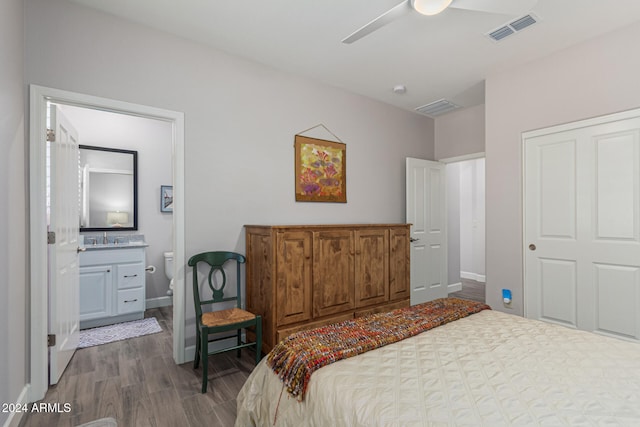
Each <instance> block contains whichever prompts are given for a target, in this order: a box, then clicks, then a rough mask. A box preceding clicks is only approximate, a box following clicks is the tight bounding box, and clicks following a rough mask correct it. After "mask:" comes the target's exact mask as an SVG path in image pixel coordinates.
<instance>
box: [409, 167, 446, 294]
mask: <svg viewBox="0 0 640 427" xmlns="http://www.w3.org/2000/svg"><path fill="white" fill-rule="evenodd" d="M406 175H407V223H409V224H412V225H411V305H415V304H420V303H423V302H425V301H431V300H434V299H436V298H444V297H446V296H447V294H448V286H447V233H446V204H445V191H446V190H445V185H446V176H445V165H444V164H443V163H439V162H434V161H430V160H422V159H413V158H410V157H407V166H406Z"/></svg>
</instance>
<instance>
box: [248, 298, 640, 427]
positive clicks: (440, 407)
mask: <svg viewBox="0 0 640 427" xmlns="http://www.w3.org/2000/svg"><path fill="white" fill-rule="evenodd" d="M265 361H266V358H265V359H263V361H262V362H261V363H260V364H259V365H258V366H257V367H256V369H255V370H254V371H253V372H252V374H251V375H250V377H249V378H248V379H247V382H246V383H245V385H244V387H243V388H242V390H241V391H240V393H239V395H238V399H237V401H238V416H237V420H236V427H249V426H273V425H276V426H291V427H298V426H318V427H325V426H326V427H330V426H331V427H333V426H348V427H356V426H367V427H371V426H398V427H409V426H474V427H476V426H491V427H497V426H538V425H540V426H565V425H568V426H596V425H598V426H601V425H607V426H610V425H622V426H640V344H636V343H632V342H626V341H622V340H617V339H614V338H607V337H603V336H599V335H596V334H592V333H588V332H582V331H576V330H572V329H569V328H565V327H562V326H556V325H552V324H548V323H544V322H538V321H534V320H529V319H524V318H522V317H518V316H512V315H509V314H505V313H501V312H497V311H491V310H485V311H482V312H480V313H477V314H474V315H471V316H469V317H467V318H464V319H460V320H457V321H455V322H452V323H449V324H446V325H444V326H441V327H438V328H436V329H433V330H430V331H427V332H424V333H422V334H420V335H417V336H415V337H412V338H409V339H406V340H404V341H401V342H399V343H395V344H391V345H388V346H386V347H382V348H380V349H378V350H373V351H370V352H368V353H365V354H362V355H360V356H357V357H353V358H350V359H346V360H342V361H339V362H336V363H334V364H332V365H329V366H326V367H324V368H322V369H320V370H318V371H316V372H315V373H314V374H313V376H312V377H311V381H310V383H309V389H308V390H307V394H306V397H305V400H304V402H298V401H296V400H295V399H294V398H291V397H289V396H288V394H287V392H286V390H283V387H282V383H281V382H280V380H279V379H278V378H277V377H276V375H275V374H274V373H273V372H272V371H271V369H269V367H267V365H266V364H265Z"/></svg>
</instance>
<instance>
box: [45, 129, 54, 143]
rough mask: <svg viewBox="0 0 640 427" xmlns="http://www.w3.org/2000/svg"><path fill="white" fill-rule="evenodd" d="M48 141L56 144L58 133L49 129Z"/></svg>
mask: <svg viewBox="0 0 640 427" xmlns="http://www.w3.org/2000/svg"><path fill="white" fill-rule="evenodd" d="M47 141H49V142H56V131H55V130H53V129H47Z"/></svg>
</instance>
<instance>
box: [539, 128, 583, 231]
mask: <svg viewBox="0 0 640 427" xmlns="http://www.w3.org/2000/svg"><path fill="white" fill-rule="evenodd" d="M537 150H538V156H539V165H540V175H539V181H538V188H537V191H538V193H539V197H540V200H539V213H540V225H539V237H540V238H554V239H572V240H573V239H575V238H576V141H575V140H567V141H557V142H556V141H553V142H551V143H549V144H542V145H540V146H538V148H537Z"/></svg>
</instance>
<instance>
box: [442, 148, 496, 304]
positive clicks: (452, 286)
mask: <svg viewBox="0 0 640 427" xmlns="http://www.w3.org/2000/svg"><path fill="white" fill-rule="evenodd" d="M477 159H485V165H486V159H487V156H486V153H485V152H484V151H478V152H476V153H470V154H463V155H461V156H455V157H445V158H444V159H439V160H438V161H439V162H441V163H444V165H445V171H446V170H447V167H448V166H449V165H451V164H453V163H460V162H466V161H468V160H477ZM485 175H486V169H485ZM485 178H486V177H485ZM485 188H486V179H485ZM446 193H447V197H446V199H447V206H448V200H449V186H448V185H447V188H446ZM485 202H486V197H485ZM446 213H447V239H448V238H449V228H450V227H449V224H448V220H449V210H448V209H447V211H446ZM459 220H460V218H459V217H458V221H459ZM485 225H486V218H485ZM485 257H486V237H485ZM459 258H460V254H458V259H459ZM448 261H449V260H448V258H447V264H448ZM484 264H485V273H484V274H485V284H486V281H487V277H486V275H487V261H486V258H485V262H484ZM447 268H448V265H447ZM447 277H448V276H447ZM448 280H449V281H451V278H449V279H448ZM448 288H449V293H452V292H457V291H461V290H462V282H459V283H449V284H448ZM485 293H486V292H485ZM485 299H486V295H485Z"/></svg>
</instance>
